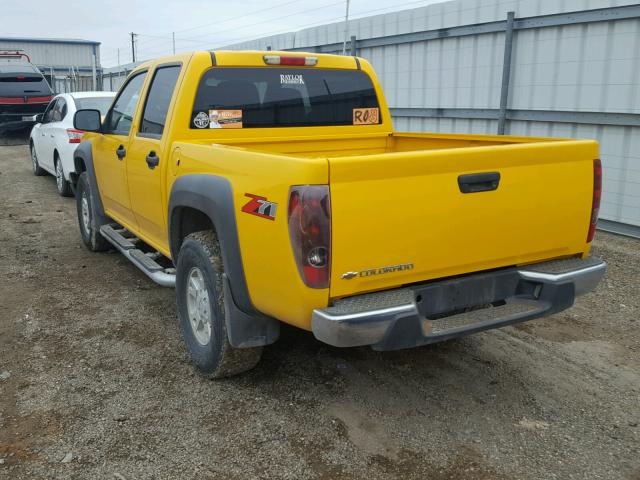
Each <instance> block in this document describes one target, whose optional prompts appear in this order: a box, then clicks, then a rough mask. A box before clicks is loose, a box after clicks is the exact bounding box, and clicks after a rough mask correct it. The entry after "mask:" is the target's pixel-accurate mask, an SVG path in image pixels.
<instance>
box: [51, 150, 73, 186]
mask: <svg viewBox="0 0 640 480" xmlns="http://www.w3.org/2000/svg"><path fill="white" fill-rule="evenodd" d="M53 164H54V167H55V171H56V188H57V190H58V195H60V196H61V197H70V196H71V195H72V194H73V193H72V191H71V184H70V183H69V182H68V181H67V180H66V179H65V178H64V169H63V167H62V160H60V157H59V156H58V155H57V154H56V156H55V158H54V159H53Z"/></svg>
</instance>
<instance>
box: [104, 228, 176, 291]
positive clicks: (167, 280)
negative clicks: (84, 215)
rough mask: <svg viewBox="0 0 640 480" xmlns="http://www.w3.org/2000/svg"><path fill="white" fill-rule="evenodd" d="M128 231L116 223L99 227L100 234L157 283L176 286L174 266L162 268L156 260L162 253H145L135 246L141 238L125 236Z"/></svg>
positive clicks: (164, 285)
mask: <svg viewBox="0 0 640 480" xmlns="http://www.w3.org/2000/svg"><path fill="white" fill-rule="evenodd" d="M127 233H129V232H128V231H127V230H126V229H125V228H123V227H121V226H120V225H118V224H115V223H112V224H110V225H103V226H101V227H100V234H101V235H102V236H103V237H104V238H105V239H106V240H107V241H108V242H109V243H110V244H111V245H113V246H114V247H115V249H116V250H118V251H119V252H120V253H121V254H123V255H124V256H125V257H127V258H128V259H129V261H130V262H131V263H133V264H134V265H135V266H136V267H138V268H139V269H140V270H142V271H143V272H144V274H145V275H146V276H147V277H149V278H150V279H151V280H153V281H154V282H156V283H157V284H158V285H162V286H163V287H171V288H174V287H175V286H176V271H175V269H174V268H164V267H163V266H162V265H160V264H159V263H157V262H156V259H157V258H159V257H161V256H162V255H161V254H160V253H158V252H151V253H145V252H143V251H142V250H139V249H137V248H136V244H137V243H140V242H141V240H140V239H139V238H136V237H134V236H131V237H125V234H127Z"/></svg>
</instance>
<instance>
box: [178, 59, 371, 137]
mask: <svg viewBox="0 0 640 480" xmlns="http://www.w3.org/2000/svg"><path fill="white" fill-rule="evenodd" d="M378 123H380V116H379V109H378V99H377V97H376V92H375V89H374V87H373V83H372V82H371V79H370V78H369V76H368V75H367V74H366V73H364V72H362V71H360V70H328V69H325V70H320V69H318V70H314V69H310V68H272V67H266V68H232V67H227V68H215V67H214V68H212V69H211V70H209V71H207V72H206V73H205V75H204V76H203V78H202V80H201V81H200V85H199V87H198V91H197V93H196V99H195V102H194V107H193V112H192V114H191V123H190V127H191V128H261V127H262V128H266V127H305V126H327V125H363V124H378Z"/></svg>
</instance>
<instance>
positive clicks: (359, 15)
mask: <svg viewBox="0 0 640 480" xmlns="http://www.w3.org/2000/svg"><path fill="white" fill-rule="evenodd" d="M298 1H299V0H296V1H293V2H285V3H284V4H280V6H282V5H288V4H291V3H297V2H298ZM344 1H345V0H342V1H340V2H335V3H331V4H328V5H324V6H322V7H318V8H314V9H311V10H305V11H298V12H294V13H290V14H287V15H283V16H280V17H275V18H271V19H268V20H262V21H260V22H253V23H249V24H244V25H240V26H238V27H234V28H230V29H225V30H219V31H217V32H215V33H216V34H219V33H224V32H228V31H231V30H242V29H246V28H249V27H253V26H256V25H260V24H263V23H266V22H276V21H278V20H281V19H284V18H289V17H291V16H294V15H298V14H301V13H306V12H309V11H316V10H321V9H324V8H327V7H331V6H335V5H341V4H344ZM425 2H428V3H432V0H414V1H411V2H404V3H401V4H396V5H390V6H387V7H381V8H376V9H371V10H366V11H363V12H359V13H357V14H355V15H350V18H351V19H352V20H356V19H360V18H362V17H365V16H369V15H370V14H372V13H375V12H382V11H384V10H390V9H393V10H391V12H388V13H392V12H395V11H397V9H398V7H405V6H409V5H416V4H419V3H425ZM497 4H498V2H496V3H495V4H494V5H497ZM273 8H275V6H274V7H270V8H268V9H263V10H257V11H255V12H251V13H248V14H247V15H244V16H243V17H246V16H248V15H252V14H254V13H259V12H262V11H266V10H273ZM464 10H469V9H468V8H467V9H464ZM243 17H234V18H232V19H227V20H224V21H231V20H233V19H236V18H243ZM340 20H343V21H344V17H342V16H341V17H331V18H325V19H320V20H319V21H317V22H313V23H310V24H306V25H303V26H300V27H298V28H295V27H294V28H291V27H289V28H286V29H277V30H272V31H268V32H262V33H260V34H259V36H257V37H255V36H242V37H236V38H231V39H227V40H225V41H224V44H221V43H216V42H215V41H211V40H196V38H198V37H203V36H206V35H211V33H208V34H202V35H199V36H197V37H187V38H182V37H178V36H175V41H176V42H189V43H193V44H194V48H195V47H196V46H201V45H207V46H208V47H209V48H219V47H220V46H222V45H231V44H235V43H243V42H247V41H251V40H258V39H260V38H262V37H266V36H272V35H277V34H279V33H289V32H292V33H293V32H298V31H301V30H304V29H307V28H311V27H315V26H319V25H324V24H330V23H333V22H337V21H340ZM224 21H221V22H218V23H222V22H224ZM203 26H206V25H203ZM203 26H199V27H193V28H190V29H183V30H177V32H179V31H188V30H193V29H196V28H202V27H203ZM136 36H142V37H149V38H151V39H154V38H155V39H161V40H165V41H166V42H167V43H168V42H172V41H173V37H174V34H172V35H171V36H169V35H168V36H166V37H165V36H160V35H151V34H136ZM150 41H152V40H146V41H144V40H143V41H137V42H136V45H137V46H138V47H139V46H140V45H144V44H148V43H149V42H150ZM212 44H214V46H212ZM154 51H155V52H163V53H164V52H169V51H171V47H169V46H167V47H160V46H156V47H155V48H151V49H150V50H149V51H148V52H154ZM183 51H184V50H183ZM149 54H150V53H147V55H149ZM139 56H140V55H139V54H138V57H139ZM153 56H160V55H153ZM153 56H151V57H148V58H152V57H153ZM106 58H107V59H113V56H111V57H106ZM106 63H108V62H106Z"/></svg>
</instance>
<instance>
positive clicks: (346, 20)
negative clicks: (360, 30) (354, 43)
mask: <svg viewBox="0 0 640 480" xmlns="http://www.w3.org/2000/svg"><path fill="white" fill-rule="evenodd" d="M348 34H349V0H347V12H346V13H345V16H344V42H343V43H342V55H346V53H347V35H348Z"/></svg>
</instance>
